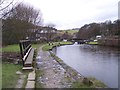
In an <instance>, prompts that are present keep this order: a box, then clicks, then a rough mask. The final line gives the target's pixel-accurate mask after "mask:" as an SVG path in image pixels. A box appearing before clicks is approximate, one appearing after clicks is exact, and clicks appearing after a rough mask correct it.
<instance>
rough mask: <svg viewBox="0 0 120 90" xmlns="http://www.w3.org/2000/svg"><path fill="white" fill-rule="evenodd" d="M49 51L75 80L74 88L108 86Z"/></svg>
mask: <svg viewBox="0 0 120 90" xmlns="http://www.w3.org/2000/svg"><path fill="white" fill-rule="evenodd" d="M49 52H50V54H51V56H52V57H53V58H54V59H55V60H56V61H57V62H58V63H59V64H60V65H61V66H62V67H63V68H64V69H65V70H66V73H68V74H69V77H70V78H71V79H72V80H73V84H72V87H73V88H107V86H106V85H105V84H104V83H103V82H101V81H99V80H97V79H95V78H94V77H84V76H83V75H81V74H80V73H78V72H77V71H76V70H75V69H73V68H72V67H70V66H68V65H67V64H65V63H64V62H63V60H61V59H60V58H59V57H57V56H56V55H55V54H54V53H53V52H52V51H49Z"/></svg>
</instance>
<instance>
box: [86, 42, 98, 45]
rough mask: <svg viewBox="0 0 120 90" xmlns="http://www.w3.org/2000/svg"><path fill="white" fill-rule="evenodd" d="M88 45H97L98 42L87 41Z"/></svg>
mask: <svg viewBox="0 0 120 90" xmlns="http://www.w3.org/2000/svg"><path fill="white" fill-rule="evenodd" d="M88 44H90V45H98V42H88Z"/></svg>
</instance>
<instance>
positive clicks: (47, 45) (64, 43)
mask: <svg viewBox="0 0 120 90" xmlns="http://www.w3.org/2000/svg"><path fill="white" fill-rule="evenodd" d="M70 44H72V42H64V41H63V42H53V43H50V45H49V44H45V45H44V46H43V48H42V49H43V50H44V51H49V50H51V49H52V48H53V47H56V46H61V45H70Z"/></svg>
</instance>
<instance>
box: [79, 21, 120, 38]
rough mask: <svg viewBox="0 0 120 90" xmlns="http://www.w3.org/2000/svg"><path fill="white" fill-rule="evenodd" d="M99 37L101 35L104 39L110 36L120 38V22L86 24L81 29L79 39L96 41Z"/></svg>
mask: <svg viewBox="0 0 120 90" xmlns="http://www.w3.org/2000/svg"><path fill="white" fill-rule="evenodd" d="M97 35H101V36H102V37H104V38H105V37H108V36H119V35H120V20H119V19H118V20H115V21H113V22H112V21H110V20H108V21H105V22H102V23H90V24H85V25H84V26H82V27H81V28H80V29H79V32H78V33H77V38H79V39H87V40H90V39H94V38H95V37H96V36H97Z"/></svg>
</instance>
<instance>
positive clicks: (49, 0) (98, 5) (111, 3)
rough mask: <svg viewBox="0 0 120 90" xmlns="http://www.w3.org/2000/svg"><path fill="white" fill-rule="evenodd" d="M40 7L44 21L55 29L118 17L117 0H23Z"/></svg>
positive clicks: (75, 26) (77, 26) (76, 26)
mask: <svg viewBox="0 0 120 90" xmlns="http://www.w3.org/2000/svg"><path fill="white" fill-rule="evenodd" d="M24 2H25V3H28V4H31V5H33V6H34V7H35V8H37V9H40V10H41V12H42V15H43V19H44V23H45V24H47V23H53V24H55V25H56V28H57V29H70V28H80V27H81V26H83V25H84V24H89V23H92V22H104V21H106V20H112V21H114V20H116V19H117V18H118V2H119V0H24Z"/></svg>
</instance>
